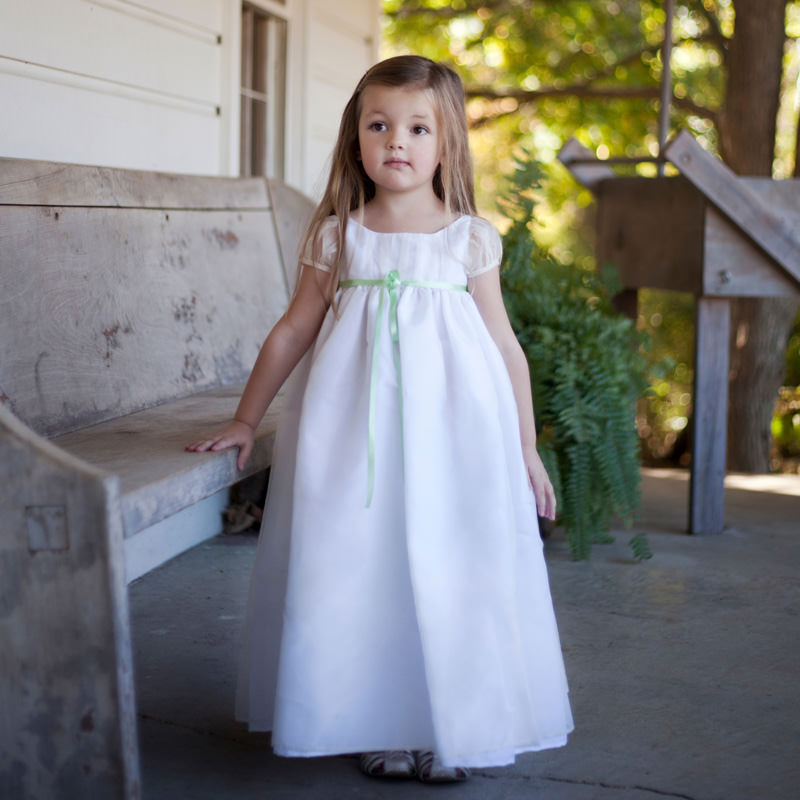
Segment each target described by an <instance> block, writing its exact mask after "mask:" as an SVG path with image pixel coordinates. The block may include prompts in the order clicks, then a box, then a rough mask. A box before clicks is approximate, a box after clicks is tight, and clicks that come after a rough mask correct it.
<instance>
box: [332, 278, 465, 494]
mask: <svg viewBox="0 0 800 800" xmlns="http://www.w3.org/2000/svg"><path fill="white" fill-rule="evenodd" d="M353 286H378V287H380V290H381V293H380V298H379V300H378V314H377V316H376V318H375V335H374V336H373V338H372V355H371V358H370V361H371V365H370V377H369V423H368V440H367V442H368V443H367V468H368V477H367V508H369V506H370V504H371V503H372V493H373V490H374V488H375V406H376V397H377V393H378V392H377V390H378V357H379V353H380V341H381V333H382V331H383V327H384V322H383V317H384V313H385V311H386V296H387V294H388V296H389V335H390V336H391V339H392V358H393V359H394V369H395V374H396V375H397V390H398V392H399V408H400V426H401V430H402V425H403V374H402V370H401V368H400V327H399V325H398V322H397V300H398V290H399V289H400V288H401V287H403V286H414V287H417V288H421V289H444V290H446V291H451V292H466V291H467V287H466V285H465V284H460V283H444V282H441V281H404V280H401V278H400V275H399V273H398V272H397V270H396V269H393V270H391V272H388V273H387V274H386V277H385V278H375V279H367V278H354V279H352V280H347V281H340V282H339V288H340V289H349V288H352V287H353Z"/></svg>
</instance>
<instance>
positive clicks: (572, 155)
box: [558, 139, 615, 191]
mask: <svg viewBox="0 0 800 800" xmlns="http://www.w3.org/2000/svg"><path fill="white" fill-rule="evenodd" d="M586 159H594V153H593V152H592V151H591V150H589V148H588V147H584V146H583V145H582V144H581V143H580V142H579V141H578V140H577V139H568V140H567V141H566V142H565V143H564V146H563V147H562V148H561V149H560V150H559V151H558V160H559V161H560V162H561V163H562V164H563V165H564V166H565V167H566V168H567V169H568V170H569V171H570V172H571V173H572V177H573V178H575V180H576V181H578V183H579V184H580V185H581V186H585V187H586V188H587V189H591V190H592V191H594V189H595V187H596V185H597V184H598V183H600V181H604V180H605V179H606V178H613V177H614V176H615V173H614V170H613V169H611V167H609V166H606V165H605V164H603V162H602V161H598V160H595V163H592V164H586V163H584V162H585V161H586ZM575 162H578V163H575Z"/></svg>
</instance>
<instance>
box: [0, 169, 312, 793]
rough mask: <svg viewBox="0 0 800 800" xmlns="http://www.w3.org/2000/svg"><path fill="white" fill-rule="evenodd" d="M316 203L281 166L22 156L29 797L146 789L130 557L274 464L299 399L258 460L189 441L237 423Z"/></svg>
mask: <svg viewBox="0 0 800 800" xmlns="http://www.w3.org/2000/svg"><path fill="white" fill-rule="evenodd" d="M311 210H312V206H311V204H310V201H308V200H307V199H306V198H305V197H303V196H302V195H300V194H298V193H297V192H295V191H293V190H292V189H290V188H289V187H287V186H285V185H283V184H282V183H280V182H277V181H272V180H265V179H260V178H242V179H234V178H206V177H196V176H179V175H166V174H156V173H143V172H131V171H125V170H116V169H105V168H97V167H82V166H73V165H65V164H53V163H47V162H36V161H26V160H16V159H0V685H2V695H0V703H2V707H3V718H4V721H3V727H4V731H5V733H4V735H3V737H2V739H0V786H3V787H12V791H11V796H20V797H27V796H36V797H42V798H44V797H92V798H101V797H125V798H134V797H138V796H139V784H138V755H137V748H136V734H135V731H136V718H135V705H134V701H133V683H132V677H131V653H130V635H129V627H128V611H127V597H126V589H125V552H126V551H128V552H129V553H130V552H131V550H134V551H135V548H136V543H137V541H139V539H140V538H142V539H143V540H147V542H148V544H147V547H148V548H149V549H150V550H152V549H153V548H154V547H155V548H156V550H158V551H159V553H157V554H156V555H155V556H153V557H152V558H151V563H152V564H156V563H159V562H160V561H163V560H165V558H166V557H169V556H171V555H174V554H176V553H177V552H180V551H181V550H182V549H185V548H186V547H188V546H191V545H192V544H194V543H195V541H196V539H195V538H193V537H192V533H191V531H189V533H188V536H187V535H186V531H185V530H181V529H182V528H191V527H192V526H191V523H190V522H189V521H187V522H184V524H183V525H181V524H173V529H172V530H170V529H169V526H168V524H167V523H166V521H167V520H168V519H169V518H173V519H175V517H174V515H176V514H177V513H178V512H181V511H182V510H183V509H188V508H189V507H192V506H193V505H194V504H197V503H199V502H201V501H204V499H205V498H209V497H212V496H214V495H215V493H219V492H220V491H221V490H224V489H225V488H226V487H229V486H231V485H232V484H233V483H234V482H236V481H238V480H240V479H242V478H244V477H246V476H248V475H251V474H254V473H256V472H258V471H261V470H264V469H266V467H267V466H268V465H269V462H270V457H271V451H272V442H273V436H274V430H275V424H276V417H277V411H278V409H277V405H278V404H279V401H276V403H274V404H273V406H272V407H271V408H270V410H269V411H268V412H267V415H266V417H265V419H264V421H263V423H262V424H261V426H260V427H259V430H258V432H257V440H256V446H255V449H254V452H253V455H252V457H251V459H250V462H249V464H248V466H247V468H246V471H245V472H244V473H239V472H238V471H237V469H236V454H235V452H233V451H228V452H222V453H204V454H192V453H186V452H184V449H183V448H184V445H185V444H186V443H187V442H188V441H191V440H193V439H195V438H197V436H198V434H202V433H203V432H205V431H209V430H210V429H214V428H216V427H218V426H220V425H222V424H223V423H224V422H225V421H226V420H228V419H230V418H231V417H232V415H233V413H234V411H235V408H236V404H237V402H238V398H239V395H240V394H241V390H242V388H243V382H244V381H245V380H246V378H247V375H248V374H249V371H250V369H251V367H252V365H253V362H254V361H255V357H256V355H257V353H258V350H259V347H260V346H261V343H262V342H263V340H264V337H265V336H266V334H267V332H268V331H269V329H270V328H271V327H272V325H273V324H274V323H275V322H276V321H277V319H278V318H279V316H280V315H281V313H282V312H283V310H284V308H285V307H286V304H287V302H288V298H289V295H290V292H291V288H292V285H293V281H294V269H295V265H296V253H297V246H298V241H299V237H300V235H301V233H302V230H303V228H304V226H305V223H306V221H307V219H308V218H309V216H310V213H311ZM165 525H166V527H165ZM154 532H155V533H154ZM212 532H213V531H212ZM172 536H174V538H175V539H176V543H170V542H169V541H159V537H160V538H161V539H169V538H170V537H172ZM148 537H149V538H148ZM140 560H141V559H140ZM145 561H146V559H145ZM145 568H146V566H145ZM142 569H143V567H142V566H141V564H140V566H139V567H138V569H137V571H138V572H141V571H142Z"/></svg>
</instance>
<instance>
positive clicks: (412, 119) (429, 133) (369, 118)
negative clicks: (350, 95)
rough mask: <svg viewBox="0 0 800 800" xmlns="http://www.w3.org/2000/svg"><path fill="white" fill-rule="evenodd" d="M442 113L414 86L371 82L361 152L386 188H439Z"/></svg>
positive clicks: (363, 97)
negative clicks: (436, 181) (436, 185)
mask: <svg viewBox="0 0 800 800" xmlns="http://www.w3.org/2000/svg"><path fill="white" fill-rule="evenodd" d="M440 146H441V138H440V135H439V126H438V123H437V119H436V112H435V109H434V106H433V103H432V102H431V100H430V98H429V96H428V94H427V92H425V91H423V90H421V89H416V88H414V87H402V86H397V87H395V86H368V87H367V88H366V89H365V90H364V92H363V93H362V95H361V114H360V116H359V119H358V147H359V157H360V159H361V162H362V164H363V166H364V171H365V172H366V173H367V175H369V177H370V178H371V179H372V181H373V182H374V183H375V191H376V194H379V193H381V192H390V193H408V192H418V191H422V192H424V191H425V190H426V189H429V190H430V191H431V192H432V191H433V176H434V174H435V172H436V168H437V167H438V166H439V161H440V160H441V152H440Z"/></svg>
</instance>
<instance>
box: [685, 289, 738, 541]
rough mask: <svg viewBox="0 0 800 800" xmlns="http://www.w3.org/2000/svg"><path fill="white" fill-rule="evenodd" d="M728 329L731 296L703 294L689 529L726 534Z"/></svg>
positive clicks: (698, 326)
mask: <svg viewBox="0 0 800 800" xmlns="http://www.w3.org/2000/svg"><path fill="white" fill-rule="evenodd" d="M729 332H730V300H728V299H725V298H717V297H714V298H710V297H698V298H697V300H696V305H695V361H694V411H693V414H692V475H691V482H690V488H689V533H722V529H723V527H724V524H725V456H726V452H725V450H726V443H727V442H726V432H727V421H728V335H729Z"/></svg>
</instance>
